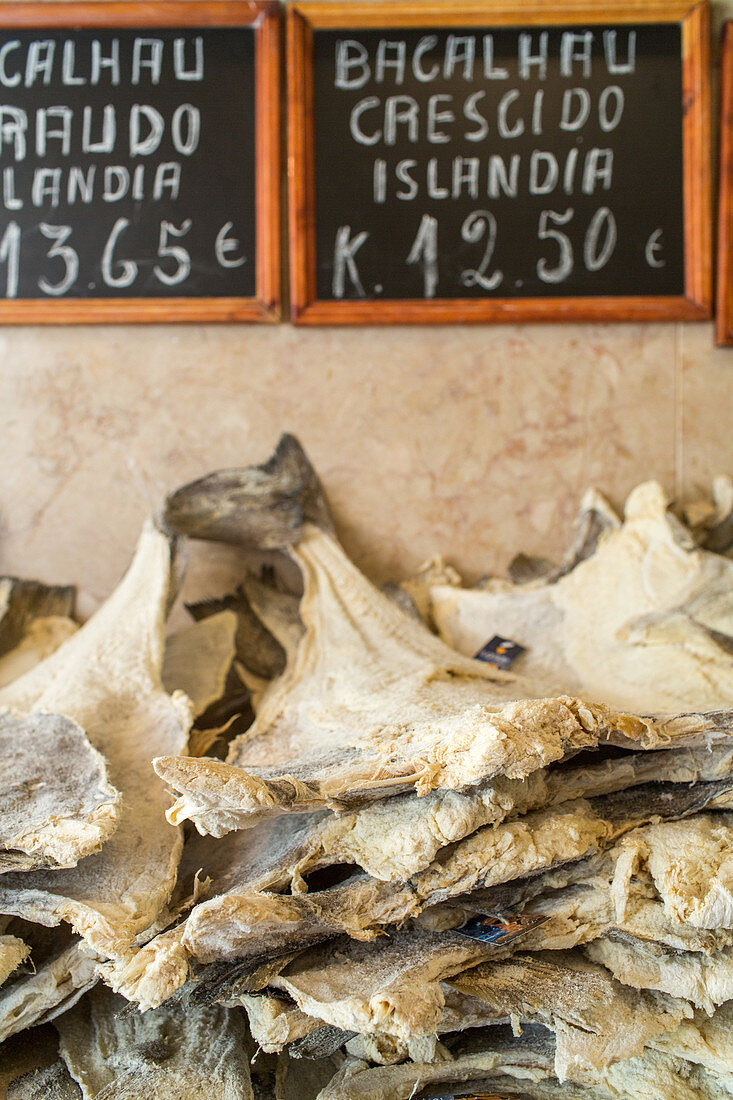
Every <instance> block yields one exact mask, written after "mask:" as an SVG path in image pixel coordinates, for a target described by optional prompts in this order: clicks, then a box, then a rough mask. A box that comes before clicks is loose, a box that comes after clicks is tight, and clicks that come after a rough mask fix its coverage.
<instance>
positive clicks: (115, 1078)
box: [56, 986, 252, 1100]
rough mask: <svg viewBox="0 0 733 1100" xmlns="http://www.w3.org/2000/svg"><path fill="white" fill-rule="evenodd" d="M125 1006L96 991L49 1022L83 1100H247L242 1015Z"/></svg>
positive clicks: (215, 1010) (209, 1009) (248, 1088)
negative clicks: (203, 1098)
mask: <svg viewBox="0 0 733 1100" xmlns="http://www.w3.org/2000/svg"><path fill="white" fill-rule="evenodd" d="M124 1007H125V1003H124V1001H122V1000H121V999H120V998H118V997H115V996H114V994H112V993H110V991H109V990H106V989H104V988H103V987H102V986H97V988H96V989H94V990H93V991H92V992H91V993H90V994H89V995H88V996H87V997H85V998H84V1000H83V1001H81V1002H80V1003H79V1004H78V1005H76V1006H75V1007H74V1008H73V1009H72V1010H71V1011H70V1012H67V1013H65V1014H64V1015H63V1016H62V1017H60V1018H59V1019H58V1020H57V1021H56V1027H57V1028H58V1031H59V1035H60V1038H61V1042H60V1053H61V1057H62V1058H63V1060H64V1062H65V1063H66V1066H67V1067H68V1069H69V1072H70V1073H71V1076H72V1077H73V1078H74V1080H75V1081H77V1082H78V1084H79V1086H80V1088H81V1091H82V1094H83V1096H84V1100H93V1098H97V1100H112V1098H114V1100H174V1098H175V1100H200V1098H201V1096H207V1097H211V1100H252V1086H251V1082H250V1074H249V1058H248V1053H247V1045H246V1028H245V1021H244V1014H243V1013H241V1012H240V1011H238V1010H233V1011H232V1010H228V1009H225V1008H221V1007H219V1006H209V1007H202V1006H199V1007H197V1008H193V1007H191V1006H189V1007H188V1009H187V1010H186V1012H185V1013H184V1012H181V1011H180V1010H179V1011H177V1012H176V1011H168V1010H166V1009H158V1010H157V1011H155V1012H148V1013H146V1014H145V1015H140V1014H139V1013H136V1012H129V1011H128V1012H123V1011H122V1010H123V1009H124Z"/></svg>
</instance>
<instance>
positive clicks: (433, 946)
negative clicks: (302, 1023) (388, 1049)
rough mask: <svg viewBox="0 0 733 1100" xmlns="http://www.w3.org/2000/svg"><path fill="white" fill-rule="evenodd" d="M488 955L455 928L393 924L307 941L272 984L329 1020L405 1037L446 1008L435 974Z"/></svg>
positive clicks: (432, 1026)
mask: <svg viewBox="0 0 733 1100" xmlns="http://www.w3.org/2000/svg"><path fill="white" fill-rule="evenodd" d="M491 955H492V948H491V947H490V946H488V945H487V944H484V943H481V942H480V941H477V940H471V939H469V938H468V937H465V936H459V935H457V934H455V933H447V934H446V935H439V934H436V933H431V932H426V931H421V930H415V931H405V932H394V933H392V934H391V935H390V936H388V937H384V938H382V937H380V939H378V940H377V942H376V943H373V944H372V943H358V942H356V941H353V940H346V941H343V940H340V941H337V943H335V944H334V943H327V944H323V945H321V946H319V947H315V948H312V949H311V950H310V951H306V952H305V953H304V954H303V955H300V956H299V957H298V958H297V959H296V960H295V961H294V962H292V963H291V964H290V965H289V966H287V967H286V968H285V969H284V970H283V971H282V972H281V973H280V974H278V975H277V977H276V978H274V979H273V981H272V983H271V985H272V988H274V989H278V990H283V991H284V992H286V993H288V994H290V996H291V997H292V998H293V1000H294V1001H295V1003H296V1004H297V1005H298V1007H299V1008H300V1009H301V1010H302V1011H303V1012H305V1013H307V1014H308V1015H309V1016H317V1017H318V1018H319V1019H321V1020H323V1021H324V1022H325V1023H328V1024H332V1025H333V1026H334V1027H337V1028H341V1029H342V1030H344V1031H356V1032H361V1033H364V1034H371V1033H372V1032H376V1031H380V1032H385V1033H387V1034H389V1035H394V1036H396V1037H397V1038H402V1039H405V1040H407V1039H409V1038H411V1037H413V1036H417V1035H427V1034H430V1033H432V1032H434V1031H435V1030H436V1028H437V1027H438V1024H439V1023H440V1021H441V1019H442V1016H443V1010H444V1008H445V998H444V995H443V991H442V989H441V987H440V982H441V981H443V980H445V979H447V978H450V977H451V975H453V974H457V973H459V972H460V971H463V970H466V968H467V967H469V966H474V965H476V964H477V963H479V962H482V961H483V960H485V959H487V958H489V957H490V956H491ZM504 1015H506V1013H504Z"/></svg>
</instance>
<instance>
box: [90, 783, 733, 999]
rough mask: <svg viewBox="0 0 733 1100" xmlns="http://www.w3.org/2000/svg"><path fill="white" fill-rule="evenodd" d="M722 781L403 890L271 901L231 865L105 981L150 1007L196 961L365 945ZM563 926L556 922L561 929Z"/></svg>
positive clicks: (525, 825)
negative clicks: (212, 892) (382, 932)
mask: <svg viewBox="0 0 733 1100" xmlns="http://www.w3.org/2000/svg"><path fill="white" fill-rule="evenodd" d="M719 782H720V784H721V786H720V787H719V786H718V783H716V782H710V783H704V784H699V785H697V786H695V787H692V788H690V787H687V786H686V785H682V784H678V785H676V786H675V785H673V784H669V785H665V784H648V785H646V786H644V787H640V788H636V789H633V790H631V791H625V792H621V793H620V794H615V795H608V796H603V797H600V798H597V799H594V800H588V801H586V800H576V801H573V802H569V803H563V804H561V805H560V806H558V807H557V808H555V809H553V810H544V811H538V812H536V813H532V814H528V815H526V817H524V818H520V819H518V820H517V821H512V822H506V823H504V824H501V825H497V826H489V827H486V828H484V829H480V830H478V832H476V833H474V834H472V835H471V836H469V837H467V838H465V839H464V840H461V841H459V842H458V843H456V844H454V845H450V846H448V847H447V848H446V849H445V850H442V851H441V852H440V853H439V854H438V858H437V859H436V860H435V861H434V862H433V863H432V864H431V865H430V866H429V867H427V868H426V869H425V870H424V871H422V872H420V873H418V874H417V875H415V876H413V877H412V878H411V879H410V880H409V881H408V882H406V883H386V882H379V881H378V880H375V879H373V878H371V877H369V876H367V875H361V874H355V875H353V876H352V877H350V878H348V879H347V880H346V881H345V882H343V883H340V884H338V885H335V886H332V887H329V888H327V889H323V890H320V891H318V890H316V891H313V892H311V893H306V894H297V895H285V894H274V893H268V892H263V886H262V883H263V882H264V881H265V879H266V875H267V874H268V871H267V870H264V871H263V868H262V865H261V864H258V862H257V860H255V859H252V861H251V863H250V864H248V865H247V864H245V865H244V866H243V867H237V865H236V864H233V865H231V866H230V867H229V868H228V869H227V870H226V871H225V872H224V874H223V875H222V877H221V880H220V885H219V886H215V889H221V892H220V893H217V895H216V896H214V897H212V898H210V899H208V900H204V901H201V902H200V903H199V904H198V905H196V906H195V907H194V908H193V910H192V911H191V913H190V914H189V916H188V917H187V918H186V920H185V921H184V922H183V923H182V924H181V925H179V926H178V927H177V928H174V929H171V930H170V931H168V932H165V933H163V934H162V935H160V936H158V937H156V938H155V939H153V940H152V941H151V942H150V943H148V944H146V945H145V946H144V947H142V948H141V949H140V950H138V951H135V952H133V953H130V954H128V955H127V957H125V958H122V959H120V960H119V962H118V963H116V964H112V965H110V966H109V967H106V968H105V980H106V981H108V982H109V983H110V984H111V985H112V987H113V988H114V989H116V990H118V991H119V992H121V993H123V994H124V996H126V997H128V998H130V999H133V1000H136V1001H137V1002H138V1003H139V1004H140V1005H141V1006H142V1007H148V1006H151V1005H152V1006H154V1005H156V1004H160V1003H162V1001H163V1000H165V999H166V998H167V997H169V996H170V995H171V994H172V993H173V992H174V991H175V990H176V989H177V988H179V987H180V986H181V985H182V984H183V983H184V982H185V981H186V977H187V974H188V970H189V960H190V959H191V958H192V957H193V958H197V959H199V960H200V961H202V962H209V961H215V960H220V959H224V960H232V961H233V960H237V959H246V958H257V957H259V956H266V955H274V954H277V953H279V952H286V951H292V950H294V949H297V948H302V947H306V946H309V945H310V944H313V943H317V942H319V941H320V940H323V939H326V938H328V937H329V936H330V935H334V934H338V933H343V932H347V933H348V934H349V935H350V936H352V937H354V938H356V939H361V940H370V939H373V938H374V936H375V934H376V933H377V931H378V930H379V929H381V928H383V927H385V926H388V925H392V924H399V923H400V922H401V921H403V920H405V919H407V918H408V917H412V916H416V915H417V914H419V913H420V912H422V910H424V909H425V908H427V907H429V906H432V905H437V904H439V903H441V902H444V901H446V900H447V899H449V898H451V897H459V896H461V895H465V894H468V893H470V892H471V891H472V890H480V889H485V888H487V887H490V886H495V885H498V884H499V883H505V882H509V881H511V880H513V879H523V878H525V877H526V876H528V875H536V874H538V873H541V872H543V871H546V870H547V869H548V868H552V867H554V866H556V865H557V864H559V863H563V862H567V861H571V860H580V859H582V858H584V857H587V856H589V855H591V854H593V853H595V852H598V851H601V850H603V849H608V848H610V847H611V846H612V845H613V844H614V843H615V842H616V841H617V840H618V838H619V837H621V836H623V835H624V833H626V832H628V831H630V830H632V829H634V828H636V827H638V826H639V825H640V824H643V823H645V822H647V821H649V820H650V818H651V819H655V818H658V817H660V818H665V817H669V816H672V817H678V816H684V815H685V814H688V813H696V812H697V811H699V809H700V808H702V807H704V806H705V805H706V804H707V803H708V802H709V801H710V800H711V799H714V798H715V795H716V793H720V791H721V788H722V791H723V792H725V791H726V790H729V788H730V780H722V781H719ZM720 818H721V820H722V821H724V822H725V823H727V824H729V823H730V821H729V818H730V815H727V814H721V815H720ZM263 837H264V838H266V837H267V833H266V832H264V833H263ZM219 843H223V842H219ZM263 846H264V845H263ZM215 847H216V846H215ZM253 867H256V868H257V871H256V872H253V870H252V868H253ZM243 871H244V872H245V873H242V872H243ZM255 874H256V875H258V876H259V877H258V878H255V877H254V876H255ZM253 883H257V885H253ZM608 897H609V894H608V891H606V892H605V893H604V892H601V895H600V902H601V904H603V905H604V906H606V905H607V904H608ZM660 908H661V906H660ZM567 919H569V918H565V917H563V916H561V917H560V918H559V924H560V926H561V927H564V925H563V921H564V920H565V921H567ZM590 919H591V918H590V916H589V917H588V920H590ZM593 920H594V921H595V924H594V928H596V929H597V931H596V935H601V934H603V932H604V931H605V929H606V928H607V927H608V926H609V923H610V921H609V920H606V921H605V923H603V922H602V921H601V919H600V918H599V917H598V915H597V914H594V916H593ZM698 935H699V934H698ZM571 945H572V944H571Z"/></svg>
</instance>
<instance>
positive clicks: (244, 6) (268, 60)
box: [0, 0, 281, 324]
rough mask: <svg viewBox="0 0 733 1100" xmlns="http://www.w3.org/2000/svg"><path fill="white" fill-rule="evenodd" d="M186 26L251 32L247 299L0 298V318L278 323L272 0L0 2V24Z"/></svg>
mask: <svg viewBox="0 0 733 1100" xmlns="http://www.w3.org/2000/svg"><path fill="white" fill-rule="evenodd" d="M191 26H193V27H230V26H231V27H252V28H253V29H254V35H255V165H256V180H255V217H256V256H255V285H256V295H255V297H254V298H185V297H181V298H152V297H151V298H112V297H110V298H95V299H85V298H62V299H53V300H46V299H43V298H40V299H37V298H32V299H31V298H25V299H21V298H17V299H5V300H2V301H0V323H5V324H64V323H94V324H96V323H108V322H112V323H116V322H124V323H130V322H157V321H160V322H166V321H278V320H280V309H281V266H280V5H279V4H278V3H277V2H276V0H258V2H248V0H157V2H152V3H149V2H147V0H146V2H139V3H135V2H126V0H99V2H97V0H86V2H83V3H57V4H49V3H26V2H23V0H19V2H15V3H4V4H0V29H10V28H13V29H21V28H29V29H31V28H32V29H37V28H49V29H56V28H59V27H69V28H88V27H91V28H94V27H99V28H107V27H120V28H123V27H124V28H135V27H191Z"/></svg>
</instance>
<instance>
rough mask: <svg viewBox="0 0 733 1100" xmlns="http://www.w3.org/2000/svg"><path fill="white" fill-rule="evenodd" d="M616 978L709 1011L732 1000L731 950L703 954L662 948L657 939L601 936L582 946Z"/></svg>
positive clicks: (732, 964)
mask: <svg viewBox="0 0 733 1100" xmlns="http://www.w3.org/2000/svg"><path fill="white" fill-rule="evenodd" d="M585 951H586V954H587V955H588V958H590V959H593V961H594V962H598V963H602V964H603V966H605V967H606V968H607V969H608V970H610V972H611V973H612V974H613V976H614V977H615V978H618V980H619V981H621V982H623V983H624V984H625V985H631V986H633V987H634V988H635V989H657V990H659V991H660V992H663V993H669V994H670V995H671V996H672V997H684V998H685V1000H687V1001H690V1002H691V1004H694V1005H696V1006H697V1007H698V1008H701V1009H704V1010H705V1011H706V1012H709V1013H712V1012H713V1011H714V1010H715V1008H716V1006H717V1005H721V1004H723V1003H724V1002H725V1001H729V1000H733V951H731V950H730V948H728V949H725V950H722V951H716V952H715V953H714V954H712V955H705V954H703V953H702V952H698V951H685V952H682V951H679V950H670V949H667V950H664V948H663V946H662V945H661V944H659V943H657V942H653V943H650V944H647V943H644V941H642V940H637V939H632V938H631V937H629V938H622V939H619V938H618V936H613V935H611V936H602V937H601V938H600V939H597V940H594V941H593V942H592V943H589V944H588V946H587V947H586V949H585Z"/></svg>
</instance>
